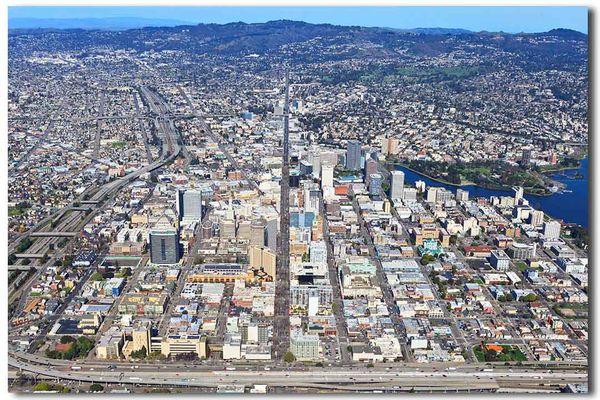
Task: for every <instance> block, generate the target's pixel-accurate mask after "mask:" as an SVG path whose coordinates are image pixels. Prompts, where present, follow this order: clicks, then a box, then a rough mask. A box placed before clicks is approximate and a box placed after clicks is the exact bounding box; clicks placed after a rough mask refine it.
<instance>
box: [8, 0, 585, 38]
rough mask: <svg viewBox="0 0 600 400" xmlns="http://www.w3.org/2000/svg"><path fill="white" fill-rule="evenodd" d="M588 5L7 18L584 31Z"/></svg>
mask: <svg viewBox="0 0 600 400" xmlns="http://www.w3.org/2000/svg"><path fill="white" fill-rule="evenodd" d="M587 13H588V10H587V8H586V7H447V6H446V7H436V6H429V7H186V6H181V7H177V6H175V7H144V6H142V7H115V6H105V7H68V6H55V7H48V6H43V7H9V10H8V15H9V19H10V18H103V17H139V18H160V19H172V20H181V21H186V22H192V23H200V22H204V23H227V22H237V21H243V22H249V23H250V22H266V21H270V20H275V19H293V20H301V21H306V22H312V23H331V24H336V25H361V26H380V27H389V28H433V27H443V28H463V29H469V30H473V31H482V30H487V31H504V32H542V31H548V30H550V29H553V28H569V29H574V30H577V31H580V32H584V33H587V32H588V26H587V23H588V15H587Z"/></svg>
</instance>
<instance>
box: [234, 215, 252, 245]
mask: <svg viewBox="0 0 600 400" xmlns="http://www.w3.org/2000/svg"><path fill="white" fill-rule="evenodd" d="M251 226H252V224H251V223H250V221H248V220H245V221H240V222H239V224H238V229H237V238H238V240H247V241H250V240H251V239H252V229H251Z"/></svg>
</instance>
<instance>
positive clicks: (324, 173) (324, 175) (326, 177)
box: [321, 164, 333, 189]
mask: <svg viewBox="0 0 600 400" xmlns="http://www.w3.org/2000/svg"><path fill="white" fill-rule="evenodd" d="M327 187H330V188H331V187H333V165H331V164H323V165H321V189H324V188H327Z"/></svg>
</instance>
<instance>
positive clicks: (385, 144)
mask: <svg viewBox="0 0 600 400" xmlns="http://www.w3.org/2000/svg"><path fill="white" fill-rule="evenodd" d="M389 149H390V145H389V139H388V138H387V137H385V136H382V137H381V154H383V155H384V156H387V155H388V154H390V150H389Z"/></svg>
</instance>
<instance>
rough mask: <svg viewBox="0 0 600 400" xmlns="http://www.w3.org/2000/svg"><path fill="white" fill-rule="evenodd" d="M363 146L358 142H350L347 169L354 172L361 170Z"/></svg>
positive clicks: (347, 153) (347, 151)
mask: <svg viewBox="0 0 600 400" xmlns="http://www.w3.org/2000/svg"><path fill="white" fill-rule="evenodd" d="M360 153H361V144H360V142H359V141H358V140H349V141H348V148H347V150H346V168H347V169H349V170H352V171H358V170H360Z"/></svg>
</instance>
